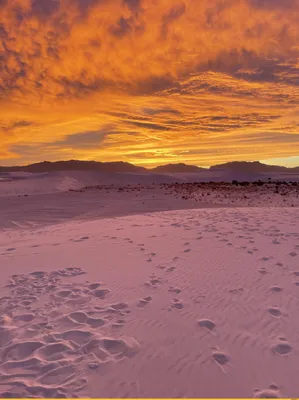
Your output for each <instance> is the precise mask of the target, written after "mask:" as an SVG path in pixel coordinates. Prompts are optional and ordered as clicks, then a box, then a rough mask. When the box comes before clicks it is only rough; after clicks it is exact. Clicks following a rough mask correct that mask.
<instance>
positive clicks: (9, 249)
mask: <svg viewBox="0 0 299 400" xmlns="http://www.w3.org/2000/svg"><path fill="white" fill-rule="evenodd" d="M15 250H16V248H15V247H10V248H8V249H6V251H8V252H10V251H15Z"/></svg>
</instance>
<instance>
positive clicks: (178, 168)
mask: <svg viewBox="0 0 299 400" xmlns="http://www.w3.org/2000/svg"><path fill="white" fill-rule="evenodd" d="M58 171H97V172H103V173H132V174H149V173H153V174H173V173H198V172H207V171H213V172H217V171H219V172H220V171H222V172H229V173H230V174H232V173H238V174H249V175H250V174H251V175H254V174H265V173H276V172H277V173H287V174H288V173H299V167H294V168H287V167H282V166H277V165H267V164H263V163H260V162H259V161H253V162H247V161H233V162H228V163H225V164H219V165H214V166H212V167H210V168H209V169H206V168H201V167H197V166H196V165H187V164H183V163H179V164H167V165H161V166H158V167H156V168H152V169H147V168H144V167H138V166H136V165H133V164H130V163H127V162H122V161H118V162H98V161H78V160H69V161H56V162H49V161H43V162H40V163H35V164H30V165H25V166H14V167H0V173H7V172H27V173H28V172H29V173H42V172H58Z"/></svg>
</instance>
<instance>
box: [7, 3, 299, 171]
mask: <svg viewBox="0 0 299 400" xmlns="http://www.w3.org/2000/svg"><path fill="white" fill-rule="evenodd" d="M0 13H1V22H0V60H1V62H0V140H1V148H0V157H1V158H2V159H3V160H4V161H3V163H6V164H14V163H20V162H33V161H38V160H39V159H40V158H43V159H57V158H76V157H77V158H81V159H91V158H93V159H100V160H107V161H108V160H118V159H123V160H126V161H131V162H135V163H138V164H144V165H147V164H150V165H156V164H159V163H162V162H168V161H172V162H173V161H176V160H177V161H188V162H193V163H197V164H200V165H210V164H213V163H215V162H218V161H219V162H223V161H228V160H232V159H248V160H251V159H266V158H278V157H288V156H292V155H296V154H297V153H298V150H299V146H298V145H299V142H298V123H299V121H298V117H297V109H298V101H299V91H298V87H299V68H298V65H299V64H298V60H299V26H298V23H297V21H298V17H299V0H271V1H270V0H231V1H229V2H228V1H226V0H214V1H213V2H211V1H210V0H201V1H194V0H173V1H170V0H151V1H147V0H109V1H108V0H9V1H8V0H7V1H5V0H0ZM107 127H109V129H107ZM105 129H106V130H107V132H106V131H105ZM84 135H85V136H84Z"/></svg>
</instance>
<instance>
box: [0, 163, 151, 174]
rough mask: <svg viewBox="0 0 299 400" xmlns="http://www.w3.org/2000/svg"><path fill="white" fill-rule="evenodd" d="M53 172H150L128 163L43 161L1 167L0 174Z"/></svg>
mask: <svg viewBox="0 0 299 400" xmlns="http://www.w3.org/2000/svg"><path fill="white" fill-rule="evenodd" d="M16 171H22V172H31V173H41V172H53V171H98V172H105V173H115V172H123V173H144V172H148V170H147V169H146V168H143V167H136V166H135V165H133V164H130V163H126V162H122V161H120V162H105V163H102V162H97V161H77V160H70V161H56V162H49V161H43V162H40V163H36V164H30V165H26V166H21V167H0V172H16Z"/></svg>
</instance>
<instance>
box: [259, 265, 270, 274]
mask: <svg viewBox="0 0 299 400" xmlns="http://www.w3.org/2000/svg"><path fill="white" fill-rule="evenodd" d="M259 273H260V274H262V275H266V274H268V271H267V270H266V268H264V267H262V268H261V269H260V270H259Z"/></svg>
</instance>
